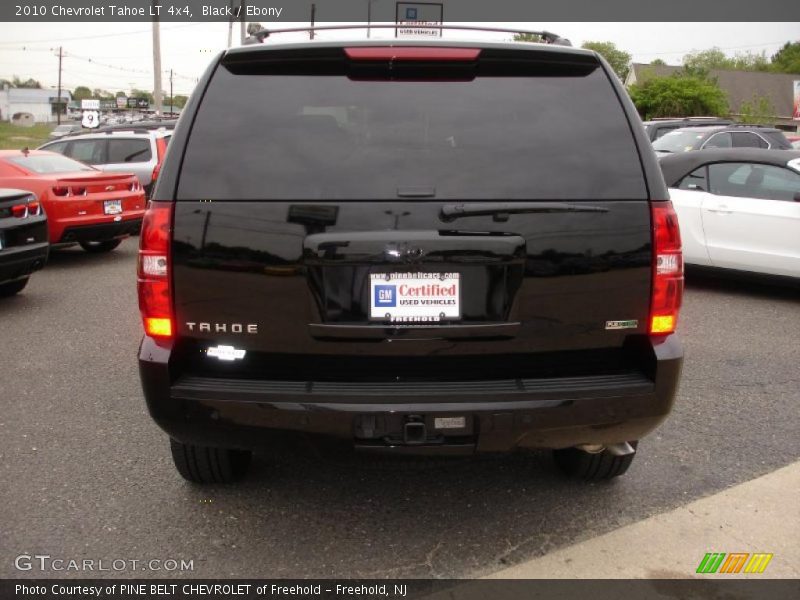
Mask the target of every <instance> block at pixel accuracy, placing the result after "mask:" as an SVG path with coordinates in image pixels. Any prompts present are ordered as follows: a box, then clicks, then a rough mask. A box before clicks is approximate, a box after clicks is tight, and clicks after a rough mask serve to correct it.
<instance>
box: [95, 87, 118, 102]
mask: <svg viewBox="0 0 800 600" xmlns="http://www.w3.org/2000/svg"><path fill="white" fill-rule="evenodd" d="M92 98H98V99H100V100H113V99H114V95H113V94H112V93H111V92H109V91H106V90H101V89H100V88H94V89H93V90H92Z"/></svg>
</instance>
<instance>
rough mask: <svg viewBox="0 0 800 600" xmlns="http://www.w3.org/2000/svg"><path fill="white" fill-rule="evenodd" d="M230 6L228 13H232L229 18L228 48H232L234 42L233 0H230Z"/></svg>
mask: <svg viewBox="0 0 800 600" xmlns="http://www.w3.org/2000/svg"><path fill="white" fill-rule="evenodd" d="M228 8H230V11H229V13H228V14H229V15H231V16H230V18H229V19H228V48H230V47H231V44H232V43H233V0H228Z"/></svg>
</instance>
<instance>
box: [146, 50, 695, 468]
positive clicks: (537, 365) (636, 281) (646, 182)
mask: <svg viewBox="0 0 800 600" xmlns="http://www.w3.org/2000/svg"><path fill="white" fill-rule="evenodd" d="M578 142H579V143H578ZM138 290H139V304H140V309H141V314H142V319H143V324H144V329H145V335H144V339H143V340H142V343H141V347H140V351H139V366H140V373H141V381H142V387H143V390H144V396H145V399H146V402H147V406H148V409H149V411H150V414H151V415H152V417H153V418H154V419H155V421H156V422H157V423H158V425H159V426H160V427H161V428H163V429H164V431H166V432H167V434H168V435H169V437H170V440H171V448H172V456H173V459H174V462H175V465H176V467H177V470H178V471H179V472H180V474H181V475H182V476H183V477H185V478H186V479H188V480H190V481H193V482H198V483H213V482H229V481H233V480H236V479H238V478H240V477H241V476H242V475H243V474H244V473H245V471H246V469H247V467H248V463H249V460H250V456H251V452H252V451H253V450H256V449H258V448H259V447H263V446H266V445H268V443H274V442H275V441H276V440H289V439H290V438H291V437H292V436H297V435H298V434H302V435H305V436H308V435H310V434H314V435H319V436H328V439H330V438H339V440H340V441H345V443H349V444H352V445H353V446H354V447H356V448H357V449H360V450H366V451H383V452H388V453H398V454H403V453H409V454H442V455H449V454H464V453H474V452H501V451H510V450H513V449H517V448H537V449H550V450H553V451H554V456H555V463H556V464H557V465H558V466H559V467H560V468H561V469H563V470H564V471H565V472H566V473H567V474H569V475H573V476H577V477H582V478H585V479H606V478H610V477H615V476H617V475H620V474H622V473H624V472H625V471H626V470H627V468H628V466H629V465H630V464H631V461H632V460H633V457H634V454H635V452H636V450H637V442H638V440H640V438H642V437H643V436H645V435H646V434H648V433H649V432H651V431H652V430H653V429H654V428H656V427H657V426H658V425H659V423H661V422H662V421H663V420H664V419H665V418H666V416H667V414H668V413H669V411H670V408H671V406H672V403H673V400H674V398H675V393H676V388H677V385H678V380H679V374H680V369H681V362H682V349H681V345H680V343H679V341H678V338H677V336H676V334H675V328H676V324H677V319H678V311H679V308H680V304H681V297H682V291H683V263H682V256H681V244H680V234H679V231H678V223H677V219H676V216H675V213H674V211H673V209H672V206H671V204H670V202H669V200H668V195H667V188H666V187H665V185H664V181H663V179H662V175H661V172H660V170H659V168H658V164H657V162H656V158H655V155H654V153H653V150H652V149H651V147H650V143H649V140H648V138H647V136H646V134H645V131H644V128H643V127H642V124H641V121H640V120H639V117H638V116H637V114H636V111H635V110H634V107H633V105H632V103H631V101H630V100H629V98H628V96H627V94H626V93H625V90H624V89H623V88H622V86H621V84H620V82H619V80H618V78H617V77H616V76H615V75H614V73H613V71H612V70H611V69H610V68H609V66H608V64H607V63H606V62H605V61H604V60H603V59H602V58H600V57H599V56H598V55H597V54H596V53H594V52H591V51H587V50H580V49H575V48H571V47H565V46H560V45H555V44H537V43H494V42H487V41H481V42H466V41H457V42H456V41H446V40H437V41H428V40H425V41H424V42H422V41H416V40H359V41H353V42H343V41H336V42H321V41H317V42H307V43H293V44H281V43H274V42H271V41H269V40H268V43H263V44H254V45H248V46H242V47H240V48H233V49H229V50H227V51H224V52H222V53H221V54H219V55H218V56H217V57H216V58H215V59H214V60H213V61H212V63H211V65H210V66H209V67H208V69H207V70H206V72H205V74H204V75H203V76H202V78H201V79H200V81H199V84H198V85H197V88H196V90H195V91H194V93H193V94H192V96H191V98H190V100H189V102H188V103H187V105H186V107H185V109H184V111H183V113H182V114H181V117H180V120H179V122H178V124H177V126H176V128H175V133H174V136H173V138H172V142H171V146H170V151H169V153H168V155H167V157H166V160H165V163H164V165H163V168H162V171H161V175H160V177H159V179H158V183H157V184H156V186H155V188H154V191H153V195H152V199H151V202H150V203H149V208H148V211H147V214H146V216H145V219H144V223H143V228H142V233H141V240H140V251H139V264H138ZM281 443H283V442H281Z"/></svg>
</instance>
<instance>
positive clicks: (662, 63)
mask: <svg viewBox="0 0 800 600" xmlns="http://www.w3.org/2000/svg"><path fill="white" fill-rule="evenodd" d="M650 64H651V65H661V66H663V65H666V64H667V63H665V62H664V61H663V60H661V59H660V58H657V59H655V60H651V61H650Z"/></svg>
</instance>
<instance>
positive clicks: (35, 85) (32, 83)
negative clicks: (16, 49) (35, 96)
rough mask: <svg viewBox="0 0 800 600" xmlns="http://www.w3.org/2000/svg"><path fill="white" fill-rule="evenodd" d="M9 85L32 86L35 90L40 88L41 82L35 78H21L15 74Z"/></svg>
mask: <svg viewBox="0 0 800 600" xmlns="http://www.w3.org/2000/svg"><path fill="white" fill-rule="evenodd" d="M11 87H15V88H34V89H37V90H40V89H42V84H41V83H39V82H38V81H36V80H35V79H33V78H31V77H28V79H25V80H22V79H20V78H19V77H17V76H16V75H14V78H13V79H12V81H11Z"/></svg>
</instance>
